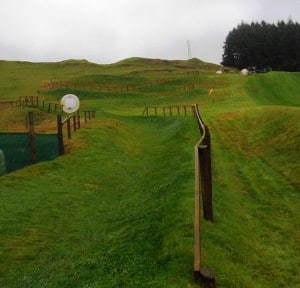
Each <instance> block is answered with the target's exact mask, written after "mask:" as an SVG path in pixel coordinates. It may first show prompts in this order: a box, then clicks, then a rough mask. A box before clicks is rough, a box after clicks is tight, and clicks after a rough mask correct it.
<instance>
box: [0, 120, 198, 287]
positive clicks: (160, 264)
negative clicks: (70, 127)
mask: <svg viewBox="0 0 300 288" xmlns="http://www.w3.org/2000/svg"><path fill="white" fill-rule="evenodd" d="M190 125H191V121H190V119H177V120H175V121H174V120H171V119H152V120H151V122H149V120H147V119H134V120H132V119H120V120H117V119H115V120H112V119H101V120H97V121H95V122H94V123H93V124H92V125H91V126H89V128H86V129H85V130H82V133H83V135H81V136H82V137H84V138H85V139H86V145H87V146H86V149H84V150H83V149H81V150H78V151H77V152H74V153H72V154H70V155H66V156H64V157H61V158H59V159H57V160H55V161H52V162H51V163H41V164H38V165H35V166H32V167H30V168H27V169H24V170H22V171H19V172H15V173H13V174H10V175H7V176H6V177H4V178H3V179H1V227H2V229H1V230H2V231H1V235H2V237H1V247H4V249H2V251H1V253H2V257H1V259H2V260H1V276H2V277H1V282H0V283H1V286H2V287H20V286H22V287H120V286H122V287H137V286H138V287H161V286H162V285H164V286H165V285H167V286H168V287H172V286H173V287H184V286H186V285H188V283H192V278H191V276H192V274H191V266H190V263H192V261H193V254H192V253H193V252H192V251H193V250H192V247H193V219H192V215H193V213H192V207H193V202H192V201H193V197H192V194H191V193H190V190H191V188H192V187H193V173H192V171H193V166H192V164H193V160H192V155H193V154H192V151H193V149H192V144H193V141H190V140H189V139H187V141H181V143H178V142H177V140H178V138H179V139H184V138H186V137H189V136H190V131H189V129H188V127H190ZM192 126H193V125H192ZM141 140H142V141H141ZM191 142H192V143H191ZM187 147H190V149H187ZM170 160H171V161H170Z"/></svg>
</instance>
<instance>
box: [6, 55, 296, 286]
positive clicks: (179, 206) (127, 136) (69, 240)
mask: <svg viewBox="0 0 300 288" xmlns="http://www.w3.org/2000/svg"><path fill="white" fill-rule="evenodd" d="M214 69H215V70H217V69H216V67H215V66H212V65H209V64H207V63H203V62H201V61H197V60H195V59H192V60H190V61H167V60H166V61H165V60H159V59H143V58H130V59H125V60H123V61H120V62H118V63H115V64H112V65H95V64H92V63H88V62H87V61H85V60H81V61H75V60H68V61H63V62H60V63H20V62H5V61H0V71H1V72H2V75H3V77H2V78H1V80H0V88H1V89H0V91H1V92H0V101H1V100H6V99H15V98H16V97H18V96H19V95H23V96H24V95H32V94H34V93H35V91H36V90H37V89H38V87H39V85H40V83H41V81H42V80H45V79H54V78H55V79H56V78H58V79H61V80H62V81H70V82H72V81H83V82H84V81H86V82H88V83H94V84H100V83H101V85H108V86H109V85H116V87H118V86H119V87H123V86H124V85H126V84H128V83H129V84H130V85H133V86H134V85H142V84H145V85H148V84H149V83H152V82H154V81H155V80H156V79H159V80H160V84H157V85H154V86H153V85H152V86H151V85H150V86H148V87H146V88H142V89H138V90H133V91H121V90H120V91H117V90H116V91H97V90H95V89H90V90H89V89H81V90H78V89H77V90H72V91H70V90H66V89H57V90H52V91H39V93H40V96H41V97H43V98H46V99H48V100H51V101H58V100H59V99H60V97H61V96H62V95H64V94H66V93H69V92H72V93H75V94H76V95H78V96H79V98H80V100H81V107H82V108H83V109H86V108H87V109H96V110H97V117H96V119H93V120H92V121H90V122H88V123H87V124H84V125H83V127H82V129H80V130H78V131H77V132H76V133H75V134H73V136H72V137H73V139H72V140H66V144H67V148H68V149H67V151H69V152H68V154H66V155H65V156H63V157H59V158H57V159H55V160H53V161H49V162H43V163H39V164H36V165H33V166H30V167H27V168H25V169H22V170H19V171H16V172H14V173H11V174H8V175H5V176H2V177H1V178H0V199H1V201H0V235H1V236H0V286H1V287H107V288H108V287H158V288H160V287H178V288H182V287H197V286H196V285H195V284H194V280H193V216H194V212H193V209H194V203H193V201H194V199H193V197H194V191H193V190H194V160H193V153H194V145H195V144H196V142H197V141H198V140H199V137H200V135H199V132H198V130H197V129H198V128H197V124H196V121H195V119H193V118H192V117H190V116H188V117H186V118H185V117H167V118H163V117H148V118H147V117H141V115H142V112H143V110H144V107H145V106H153V105H158V106H163V105H166V106H168V105H176V104H177V105H179V104H193V103H199V105H200V106H199V107H200V112H201V115H202V117H203V118H204V120H205V122H206V124H208V126H209V128H210V132H211V137H212V152H213V154H212V161H213V163H212V169H213V204H214V216H215V222H214V223H209V222H205V221H201V224H202V265H203V266H206V267H209V268H210V269H211V270H213V271H214V273H215V275H216V281H217V287H225V288H227V287H236V288H240V287H243V288H244V287H245V288H248V287H249V288H252V287H253V288H257V287H264V288H267V287H270V288H271V287H272V288H274V287H291V288H292V287H297V286H298V285H299V283H300V279H299V276H298V274H299V273H298V267H299V264H300V263H299V260H298V258H299V257H297V255H299V239H300V237H299V236H300V235H299V224H300V221H299V212H298V210H299V209H298V207H299V173H300V171H299V164H298V159H299V156H300V151H299V140H298V139H299V131H300V129H299V128H300V127H299V123H300V121H299V120H300V116H299V115H300V114H299V104H300V103H299V97H298V95H299V85H298V84H299V79H300V77H299V73H284V72H272V73H269V74H259V75H258V74H257V75H251V76H249V77H243V76H241V75H238V74H228V75H216V74H215V73H214ZM82 71H84V72H82ZM170 71H171V72H170ZM197 71H200V72H199V73H198V72H197ZM195 72H196V73H195ZM170 74H171V75H170ZM55 75H57V76H55ZM54 76H55V77H54ZM185 84H187V85H190V84H195V85H198V86H196V89H192V90H182V87H183V86H184V85H185ZM211 88H213V89H214V92H213V94H212V95H211V96H209V95H208V91H209V90H210V89H211ZM3 107H4V106H3ZM0 109H1V106H0ZM2 109H3V111H2V113H1V115H0V119H3V118H4V115H6V116H7V117H11V118H14V123H12V124H9V123H10V122H4V123H6V124H5V125H4V126H5V128H3V127H1V129H4V130H8V129H9V128H10V129H14V130H16V129H17V128H16V127H15V126H17V127H19V126H21V124H18V123H17V122H19V121H21V119H22V115H23V114H22V113H23V112H27V110H26V111H23V112H22V111H20V110H18V109H17V108H16V109H15V108H14V109H15V110H9V109H7V107H5V109H4V108H2ZM189 115H190V114H189ZM1 117H2V118H1ZM39 117H40V118H39V120H38V123H39V124H40V125H41V127H48V126H49V124H47V125H48V126H46V125H44V126H43V123H44V122H47V121H50V119H51V118H49V117H47V116H44V114H43V113H41V115H39ZM54 121H55V119H54ZM47 123H48V122H47ZM10 125H11V126H10ZM49 127H50V126H49ZM54 127H55V124H54ZM0 148H1V147H0ZM70 149H71V150H70Z"/></svg>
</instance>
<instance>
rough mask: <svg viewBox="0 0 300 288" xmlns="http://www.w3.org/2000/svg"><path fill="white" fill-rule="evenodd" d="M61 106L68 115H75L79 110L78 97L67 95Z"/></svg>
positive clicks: (62, 99)
mask: <svg viewBox="0 0 300 288" xmlns="http://www.w3.org/2000/svg"><path fill="white" fill-rule="evenodd" d="M60 104H61V106H62V109H63V111H64V112H66V113H69V114H71V113H74V112H76V111H77V110H78V109H79V106H80V102H79V99H78V97H77V96H76V95H74V94H66V95H65V96H63V97H62V98H61V100H60Z"/></svg>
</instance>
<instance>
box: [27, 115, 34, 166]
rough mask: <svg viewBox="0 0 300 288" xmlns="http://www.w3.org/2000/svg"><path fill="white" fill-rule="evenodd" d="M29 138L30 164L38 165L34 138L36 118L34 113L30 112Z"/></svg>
mask: <svg viewBox="0 0 300 288" xmlns="http://www.w3.org/2000/svg"><path fill="white" fill-rule="evenodd" d="M28 128H29V129H28V131H29V133H28V137H29V152H30V164H34V163H36V143H35V136H34V117H33V112H28Z"/></svg>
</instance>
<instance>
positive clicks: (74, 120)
mask: <svg viewBox="0 0 300 288" xmlns="http://www.w3.org/2000/svg"><path fill="white" fill-rule="evenodd" d="M72 118H73V129H74V131H76V114H74V115H73V117H72Z"/></svg>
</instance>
